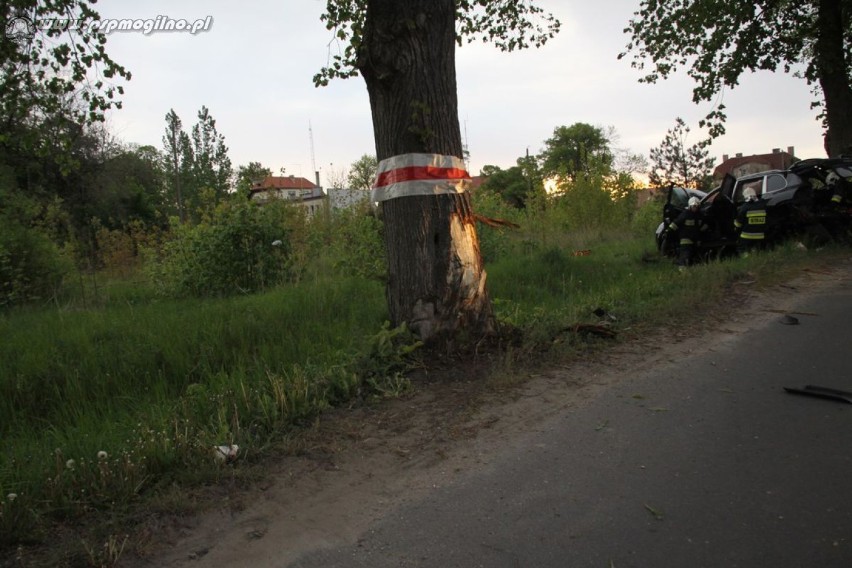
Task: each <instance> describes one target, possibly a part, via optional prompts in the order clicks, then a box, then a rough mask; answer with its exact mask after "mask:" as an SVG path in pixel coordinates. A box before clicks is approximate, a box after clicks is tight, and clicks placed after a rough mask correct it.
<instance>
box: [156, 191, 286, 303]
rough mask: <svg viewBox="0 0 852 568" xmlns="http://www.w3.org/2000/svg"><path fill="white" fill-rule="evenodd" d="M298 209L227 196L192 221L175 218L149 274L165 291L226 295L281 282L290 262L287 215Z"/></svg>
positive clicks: (173, 294)
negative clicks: (179, 221)
mask: <svg viewBox="0 0 852 568" xmlns="http://www.w3.org/2000/svg"><path fill="white" fill-rule="evenodd" d="M298 213H300V212H296V211H293V210H292V208H288V207H287V206H286V205H285V204H277V203H276V204H270V205H267V206H264V207H261V206H258V205H256V204H253V203H251V202H230V203H224V204H222V205H220V206H219V207H217V208H216V209H215V210H214V211H213V213H212V215H210V216H209V218H207V219H205V220H203V221H201V222H200V223H198V224H197V225H190V224H177V223H175V226H174V227H173V228H172V236H171V239H170V240H169V241H168V242H166V243H165V245H164V247H163V250H162V251H161V254H160V255H159V257H153V258H152V260H151V262H150V263H149V265H148V273H149V276H150V277H151V278H152V280H153V281H154V283H155V284H156V286H157V287H158V288H159V289H160V290H161V292H163V293H164V294H165V295H169V296H196V297H200V296H228V295H232V294H240V293H249V292H256V291H259V290H263V289H265V288H268V287H271V286H275V285H278V284H281V283H283V282H285V281H286V280H287V278H288V276H289V275H290V274H291V268H292V267H291V264H292V262H291V256H292V255H291V252H292V247H291V242H290V234H289V230H288V228H287V227H288V223H287V219H288V217H292V216H293V215H294V214H298ZM152 256H153V255H152Z"/></svg>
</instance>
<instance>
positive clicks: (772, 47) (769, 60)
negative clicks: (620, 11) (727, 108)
mask: <svg viewBox="0 0 852 568" xmlns="http://www.w3.org/2000/svg"><path fill="white" fill-rule="evenodd" d="M828 5H832V6H834V7H837V6H842V11H843V12H842V13H844V14H845V16H844V18H845V20H846V21H845V23H844V24H843V26H842V27H843V32H842V35H843V37H842V38H841V39H840V41H839V44H836V45H832V46H826V47H825V48H822V50H823V51H824V50H825V49H837V50H842V51H843V52H844V53H845V69H844V70H843V71H844V74H845V75H846V77H847V81H846V83H847V85H846V90H847V91H849V89H850V85H851V84H852V81H850V69H852V25H850V18H852V3H850V2H849V1H848V0H835V2H828V3H826V2H822V3H820V2H816V1H814V0H810V1H806V2H792V1H790V0H756V1H755V2H728V1H726V0H672V1H669V2H660V1H657V0H644V1H643V2H642V3H641V5H640V8H639V11H637V12H636V13H635V14H634V18H633V19H631V20H630V22H629V24H628V26H627V27H626V28H625V30H624V32H625V33H627V34H629V35H630V41H629V42H628V44H627V46H626V49H625V51H624V52H622V53H620V54H619V56H618V58H619V59H621V58H624V57H626V56H627V55H628V54H632V55H633V59H632V62H631V66H632V67H633V68H635V69H638V70H640V71H643V72H645V74H644V75H643V76H642V77H641V78H640V79H639V81H640V82H643V83H655V82H656V81H657V80H659V79H666V78H668V77H669V76H671V75H673V74H674V73H676V72H678V71H680V70H681V69H683V70H685V71H686V73H687V75H688V76H689V77H691V78H692V79H693V80H694V81H695V87H694V89H693V92H692V99H693V101H694V102H696V103H699V102H702V101H714V100H717V99H720V98H721V96H722V94H723V93H724V90H725V89H726V88H733V87H735V86H736V85H737V84H738V82H739V79H740V76H741V75H742V74H743V73H746V72H754V71H757V70H766V71H778V70H782V71H784V72H790V71H791V70H793V69H802V68H803V69H804V71H801V72H800V75H799V76H800V77H802V78H804V79H806V80H807V81H808V83H815V82H816V81H818V80H819V75H820V73H819V70H818V65H817V62H818V61H819V60H820V58H821V56H822V55H823V54H822V53H821V48H820V41H819V38H820V36H821V32H820V31H819V23H820V21H821V18H822V19H831V18H827V16H826V15H823V14H820V12H819V11H820V9H822V8H824V7H825V6H828ZM837 9H838V10H840V8H837ZM834 72H835V73H836V72H837V70H836V69H835V70H834ZM815 94H817V95H818V96H819V95H820V94H821V88H820V87H815ZM723 108H724V107H723V106H722V105H718V106H717V107H716V108H715V109H714V110H713V111H712V112H710V113H709V114H708V115H707V117H706V118H705V119H704V120H703V121H702V123H701V125H702V126H707V127H708V128H709V131H710V135H711V137H714V138H715V137H717V136H721V135H722V134H724V132H725V129H724V121H725V118H726V117H725V114H724V112H722V110H723ZM843 112H845V111H843Z"/></svg>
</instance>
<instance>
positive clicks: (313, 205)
mask: <svg viewBox="0 0 852 568" xmlns="http://www.w3.org/2000/svg"><path fill="white" fill-rule="evenodd" d="M317 181H319V174H317ZM249 199H251V200H252V201H257V202H258V203H268V202H269V201H271V200H273V199H284V200H288V201H292V202H293V203H294V204H298V205H301V206H302V207H304V208H305V209H306V210H307V213H308V215H314V214H315V213H317V212H318V211H319V210H320V209H321V208H322V207H323V206H324V204H325V201H326V195H325V193H323V191H322V188H321V187H320V186H319V183H313V182H311V181H310V180H308V179H305V178H303V177H296V176H268V177H266V178H264V179H263V180H262V181H259V182H256V183H255V184H253V185H252V186H251V189H250V190H249Z"/></svg>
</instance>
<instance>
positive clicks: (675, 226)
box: [668, 196, 707, 269]
mask: <svg viewBox="0 0 852 568" xmlns="http://www.w3.org/2000/svg"><path fill="white" fill-rule="evenodd" d="M700 204H701V202H700V201H699V199H698V198H697V197H695V196H693V197H690V198H689V201H688V202H687V205H686V209H684V210H683V213H681V214H680V215H678V217H677V219H675V220H674V221H672V222H671V224H670V225H669V226H668V230H669V231H678V234H679V236H680V241H679V242H678V255H677V265H678V266H679V267H680V268H681V269H683V268H684V267H686V266H689V265H690V264H692V258H693V257H694V256H695V249H696V247H697V246H698V241H699V239H700V237H701V232H702V231H703V230H705V229H706V228H707V225H706V224H705V223H704V218H703V216H702V215H701V212H700V211H699V205H700Z"/></svg>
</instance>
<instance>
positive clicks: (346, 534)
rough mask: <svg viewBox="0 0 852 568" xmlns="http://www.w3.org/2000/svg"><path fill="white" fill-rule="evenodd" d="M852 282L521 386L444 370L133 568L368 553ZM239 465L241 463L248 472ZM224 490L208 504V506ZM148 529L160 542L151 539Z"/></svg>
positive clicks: (143, 550)
mask: <svg viewBox="0 0 852 568" xmlns="http://www.w3.org/2000/svg"><path fill="white" fill-rule="evenodd" d="M849 278H852V259H849V260H846V261H844V262H842V263H839V264H836V265H833V266H827V267H824V268H811V269H808V270H805V271H803V272H802V273H801V275H799V276H798V277H797V278H796V279H795V280H792V281H790V282H788V283H785V284H780V285H775V286H772V287H770V288H766V289H760V290H757V289H756V288H755V287H754V285H753V284H750V283H748V282H741V283H739V284H736V285H734V286H733V287H732V289H731V290H730V295H729V297H735V298H736V305H737V310H736V312H735V311H734V310H732V309H731V308H730V307H725V306H721V307H720V306H715V307H714V308H713V309H712V310H704V315H703V316H702V317H701V318H699V319H698V321H694V322H690V325H688V326H679V327H678V328H677V330H676V331H675V330H674V329H666V330H656V331H655V332H653V333H648V332H647V330H643V332H642V333H638V332H631V330H624V331H623V332H622V338H621V339H620V340H619V341H618V342H616V343H613V344H612V345H610V346H608V347H606V348H605V349H602V350H599V351H597V352H595V353H593V354H590V355H586V356H584V357H582V358H579V359H576V360H572V361H570V362H566V363H563V364H553V365H551V366H549V367H548V368H546V369H540V370H537V371H532V372H531V371H529V370H524V369H518V370H517V374H519V375H525V376H521V377H520V379H521V380H518V381H516V382H517V384H514V385H507V384H505V383H501V382H499V381H495V380H493V379H492V380H481V379H478V380H474V379H472V378H468V379H465V378H459V377H458V371H459V369H456V376H455V377H452V380H445V379H444V378H443V377H442V376H440V374H438V375H435V376H430V377H428V380H425V381H421V382H420V383H419V384H418V385H417V388H416V392H415V393H414V394H412V395H409V396H406V397H404V398H401V399H396V400H390V401H385V402H382V403H378V404H373V405H366V406H359V407H355V408H344V409H336V410H333V411H330V412H327V413H325V414H324V415H323V416H322V417H321V419H319V420H318V422H317V424H316V425H315V426H314V427H313V428H311V429H310V430H309V431H308V432H306V433H304V435H303V437H302V438H300V440H299V444H301V446H302V451H301V454H300V455H298V456H293V457H285V458H282V459H280V460H277V461H274V462H269V463H266V464H264V475H263V478H262V480H261V481H260V482H257V483H250V484H243V483H236V482H234V483H231V484H225V485H224V486H223V487H221V488H219V489H218V490H217V491H216V492H215V496H216V499H217V500H218V503H217V504H216V505H215V506H214V507H213V508H210V509H209V510H208V511H207V512H205V513H203V514H200V515H197V516H193V517H191V518H187V517H180V518H177V517H174V516H169V515H152V516H151V518H150V519H148V520H146V522H145V523H144V525H143V526H144V527H145V529H144V531H143V534H142V535H138V536H137V540H138V541H139V542H140V545H137V546H136V547H135V550H134V551H133V552H130V553H126V554H125V555H124V557H123V558H122V561H121V565H123V566H130V567H134V568H139V567H148V566H158V567H159V566H169V567H207V566H210V567H213V566H215V567H222V566H254V567H258V568H263V567H266V566H270V567H271V566H276V567H280V566H287V565H289V564H290V563H291V562H293V561H295V560H296V559H298V558H299V557H300V556H302V555H303V554H305V553H306V552H309V551H312V550H316V549H320V548H324V547H333V546H341V545H344V544H352V543H356V542H357V540H358V538H359V535H361V534H362V533H363V532H364V531H365V530H366V529H367V528H368V527H369V526H370V524H371V523H372V522H373V521H374V520H376V519H378V518H380V517H381V516H382V515H384V514H385V513H387V512H388V511H390V510H392V509H393V508H395V507H397V506H398V505H400V504H402V503H404V502H406V501H409V500H415V499H418V498H421V497H422V496H423V495H425V494H426V493H427V492H428V491H430V490H431V489H432V488H435V487H439V486H441V485H444V484H447V483H450V482H452V481H453V479H454V478H456V477H457V476H459V475H461V474H463V473H465V472H467V471H470V470H472V469H476V468H482V467H487V466H488V464H489V462H490V460H491V458H492V456H493V455H495V454H496V453H497V452H498V451H499V449H500V448H501V447H502V446H505V445H506V444H509V443H510V442H511V440H513V439H516V437H519V436H522V435H523V434H524V433H526V432H529V431H531V430H535V429H536V428H538V427H540V425H541V424H543V422H544V421H546V420H547V419H548V418H550V417H553V416H555V415H557V414H559V413H561V412H565V411H567V410H569V409H571V408H575V407H580V406H582V405H584V404H586V403H587V402H588V401H590V400H593V399H594V398H595V397H596V396H598V395H599V394H600V393H601V392H602V391H604V390H606V389H607V388H609V387H610V386H611V385H613V384H616V383H617V382H618V381H620V380H623V379H624V378H625V377H627V376H629V375H631V374H636V373H641V372H643V371H645V370H648V369H652V368H655V367H658V366H661V365H668V364H671V363H672V362H675V361H677V360H678V359H679V358H680V357H681V356H683V355H684V354H686V353H690V352H695V351H704V350H707V349H709V348H711V347H712V346H713V345H717V344H718V343H719V342H724V341H726V340H729V339H731V338H734V337H736V336H737V335H738V334H740V333H742V332H743V331H744V330H745V329H747V328H748V327H751V326H753V325H754V324H755V323H756V322H757V321H759V320H764V319H766V318H780V317H782V314H790V313H792V314H793V315H795V313H794V312H789V311H787V310H789V309H790V306H791V305H792V303H793V301H794V300H796V299H797V298H798V297H799V296H801V295H802V294H809V293H812V292H814V291H820V290H823V289H826V288H828V287H831V286H835V285H837V284H838V283H839V282H840V281H842V280H844V279H846V280H848V279H849ZM237 467H239V465H238V466H237ZM209 497H210V494H209V493H208V494H207V498H209ZM144 533H147V538H146V534H144Z"/></svg>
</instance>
